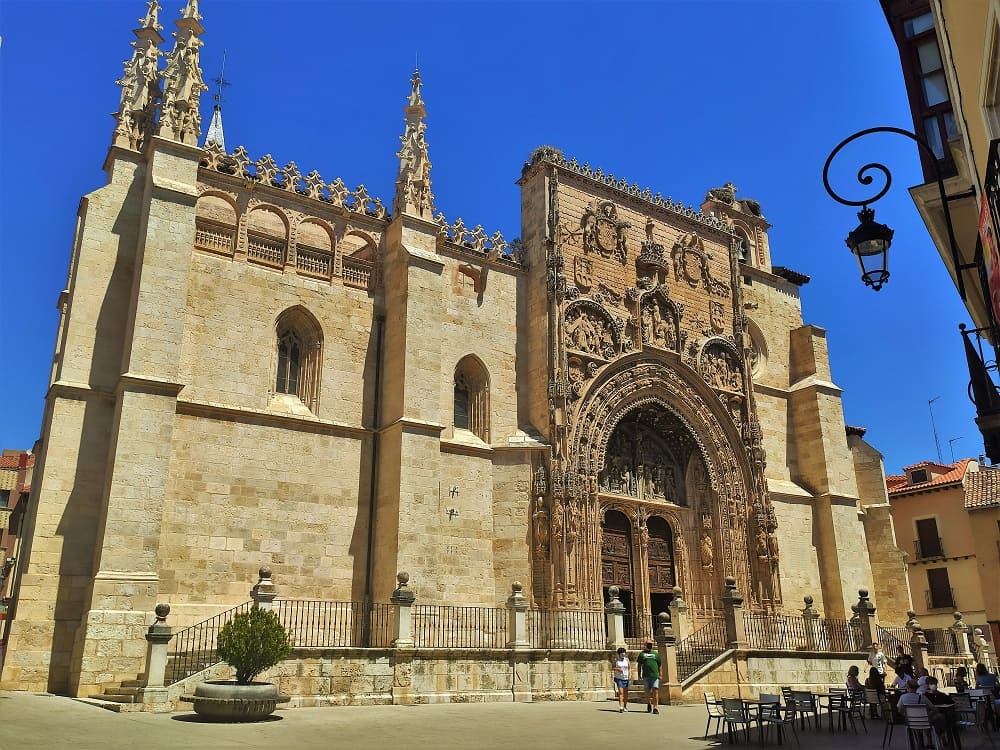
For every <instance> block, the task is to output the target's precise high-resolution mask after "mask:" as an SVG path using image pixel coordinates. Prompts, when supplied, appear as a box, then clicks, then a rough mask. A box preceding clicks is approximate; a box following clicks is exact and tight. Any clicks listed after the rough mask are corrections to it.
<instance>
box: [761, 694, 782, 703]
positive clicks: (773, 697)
mask: <svg viewBox="0 0 1000 750" xmlns="http://www.w3.org/2000/svg"><path fill="white" fill-rule="evenodd" d="M760 699H761V701H762V702H765V703H766V702H767V701H771V702H773V703H781V696H780V695H778V694H777V693H761V694H760Z"/></svg>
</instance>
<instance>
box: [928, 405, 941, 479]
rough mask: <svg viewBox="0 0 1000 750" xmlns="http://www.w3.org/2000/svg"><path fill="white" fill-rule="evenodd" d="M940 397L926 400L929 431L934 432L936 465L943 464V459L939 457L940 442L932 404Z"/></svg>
mask: <svg viewBox="0 0 1000 750" xmlns="http://www.w3.org/2000/svg"><path fill="white" fill-rule="evenodd" d="M939 398H941V397H940V396H935V397H934V398H931V399H927V410H928V411H929V412H930V413H931V429H932V430H934V447H935V448H937V457H938V463H939V464H941V463H944V457H943V456H942V455H941V440H940V439H939V438H938V431H937V425H936V424H935V423H934V402H935V401H937V400H938V399H939Z"/></svg>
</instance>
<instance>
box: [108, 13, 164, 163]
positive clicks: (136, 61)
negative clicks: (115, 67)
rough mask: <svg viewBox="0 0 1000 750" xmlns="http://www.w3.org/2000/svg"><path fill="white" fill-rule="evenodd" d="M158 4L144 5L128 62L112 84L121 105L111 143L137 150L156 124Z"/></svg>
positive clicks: (158, 51)
mask: <svg viewBox="0 0 1000 750" xmlns="http://www.w3.org/2000/svg"><path fill="white" fill-rule="evenodd" d="M159 14H160V5H159V3H158V2H157V0H150V1H149V2H148V3H146V16H145V17H144V18H140V19H139V28H138V29H135V30H134V31H133V32H132V33H133V34H135V35H136V36H137V37H138V39H136V41H134V42H132V43H131V44H132V48H133V50H134V52H133V53H132V59H131V60H126V61H125V63H124V65H125V73H124V75H123V76H122V77H121V78H119V79H118V80H117V81H115V83H117V84H118V85H119V86H121V87H122V98H121V103H120V104H119V105H118V112H117V113H116V114H115V119H116V120H117V121H118V125H117V126H116V127H115V133H114V137H113V139H112V143H113V144H114V145H115V146H122V147H123V148H129V149H133V150H135V151H139V150H140V149H141V148H142V146H143V144H144V143H145V142H146V140H147V139H148V138H149V135H150V133H152V131H153V125H154V124H155V121H156V105H157V104H158V103H159V101H160V96H161V91H160V69H159V67H160V65H159V63H160V54H161V53H160V50H159V48H158V47H157V45H159V44H162V42H163V37H162V36H160V31H162V30H163V26H162V25H160V23H159Z"/></svg>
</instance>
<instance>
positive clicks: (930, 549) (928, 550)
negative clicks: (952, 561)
mask: <svg viewBox="0 0 1000 750" xmlns="http://www.w3.org/2000/svg"><path fill="white" fill-rule="evenodd" d="M927 541H928V543H927V544H924V543H923V542H922V541H921V540H919V539H914V540H913V549H914V551H915V552H916V553H917V559H918V560H925V559H927V558H929V557H944V543H943V542H942V541H941V537H935V538H934V539H930V540H927Z"/></svg>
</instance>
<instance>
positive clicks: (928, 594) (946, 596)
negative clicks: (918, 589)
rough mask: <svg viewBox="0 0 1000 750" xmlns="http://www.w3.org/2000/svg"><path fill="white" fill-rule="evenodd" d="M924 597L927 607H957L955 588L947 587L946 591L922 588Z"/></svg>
mask: <svg viewBox="0 0 1000 750" xmlns="http://www.w3.org/2000/svg"><path fill="white" fill-rule="evenodd" d="M935 593H936V596H935ZM924 599H925V600H926V602H927V609H958V603H957V602H956V601H955V589H948V592H947V593H945V592H943V591H938V592H934V591H931V590H930V589H926V590H924Z"/></svg>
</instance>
